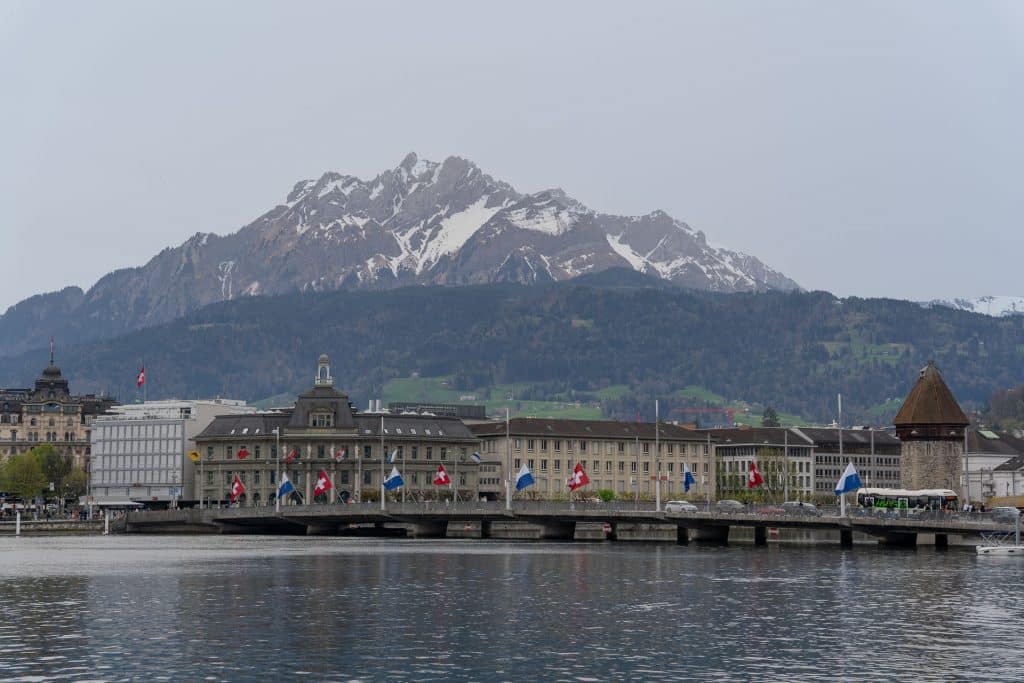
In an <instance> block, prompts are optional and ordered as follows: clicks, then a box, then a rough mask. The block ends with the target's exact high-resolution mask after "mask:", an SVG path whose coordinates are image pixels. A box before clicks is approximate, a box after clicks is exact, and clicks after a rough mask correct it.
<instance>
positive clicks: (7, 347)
mask: <svg viewBox="0 0 1024 683" xmlns="http://www.w3.org/2000/svg"><path fill="white" fill-rule="evenodd" d="M613 267H630V268H633V269H634V270H637V271H639V272H643V273H647V274H650V275H652V276H656V277H659V278H661V279H664V280H666V281H668V282H671V283H673V284H675V285H678V286H682V287H687V288H694V289H704V290H709V291H720V292H735V291H767V290H770V289H779V290H793V289H798V288H799V286H798V285H797V284H796V283H795V282H794V281H792V280H791V279H789V278H787V277H786V276H785V275H783V274H782V273H779V272H778V271H775V270H774V269H772V268H770V267H768V266H766V265H765V264H764V263H762V262H761V261H760V260H758V259H757V258H756V257H753V256H750V255H747V254H745V253H743V252H739V251H730V250H728V249H724V248H718V247H713V246H711V245H710V244H709V243H708V242H707V239H706V237H705V235H704V233H703V232H700V231H698V230H694V229H693V228H692V227H690V226H689V225H687V224H686V223H684V222H682V221H678V220H676V219H674V218H672V217H671V216H669V215H668V214H667V213H665V212H664V211H661V210H655V211H652V212H650V213H648V214H645V215H642V216H615V215H612V214H604V213H600V212H597V211H594V210H591V209H589V208H588V207H586V206H585V205H584V204H582V203H581V202H579V201H577V200H575V199H574V198H572V197H571V196H570V195H569V194H567V193H566V192H565V191H564V190H562V189H560V188H550V189H546V190H541V191H539V192H534V193H521V192H518V191H517V190H516V189H515V188H513V187H512V186H511V185H510V184H508V183H506V182H503V181H500V180H496V179H495V178H493V177H492V176H490V175H488V174H487V173H484V172H483V171H482V170H481V169H480V168H479V167H477V166H476V165H475V164H473V163H472V162H470V161H468V160H466V159H462V158H459V157H454V156H451V157H448V158H446V159H445V160H444V161H443V162H434V161H428V160H423V159H420V158H419V157H418V156H417V155H416V154H415V153H410V154H409V155H407V156H406V157H405V158H404V159H403V160H402V161H401V163H400V164H399V165H398V166H397V167H395V168H393V169H388V170H385V171H383V172H381V173H379V174H377V175H376V176H375V177H374V178H372V179H369V180H363V179H361V178H358V177H356V176H352V175H345V174H342V173H338V172H334V171H329V172H326V173H324V174H322V175H321V176H320V177H319V178H315V179H312V178H311V179H306V180H301V181H299V182H297V183H295V184H294V185H293V186H292V188H291V190H290V191H289V192H288V194H287V195H286V198H285V201H284V202H283V203H279V204H277V205H276V206H274V207H273V208H272V209H270V210H269V211H266V212H264V213H263V214H261V215H260V216H258V217H257V218H256V219H255V220H253V221H252V222H250V223H249V224H248V225H245V226H243V227H242V228H240V229H239V230H237V231H235V232H231V233H227V234H223V235H219V234H215V233H209V232H197V233H195V234H193V235H192V236H191V237H189V238H188V239H187V240H185V241H184V242H183V243H181V244H180V245H178V246H176V247H167V248H164V249H162V250H161V251H160V252H159V253H157V254H156V255H155V256H153V257H152V258H151V259H149V261H147V262H146V263H145V264H143V265H141V266H135V267H127V268H121V269H118V270H115V271H113V272H111V273H109V274H108V275H106V276H104V277H103V278H101V279H100V280H99V281H98V282H97V283H96V284H95V285H93V287H91V288H89V290H87V291H82V290H81V289H80V288H77V287H67V288H64V289H62V290H60V291H59V292H50V293H47V294H43V295H37V296H34V297H30V298H28V299H25V300H23V301H21V302H18V303H17V304H15V305H14V306H12V307H11V308H9V309H8V310H7V312H6V313H4V315H2V316H0V355H10V354H14V353H18V352H21V351H24V350H27V349H28V348H31V347H32V341H31V340H33V339H38V338H43V339H45V338H48V337H50V336H60V337H62V338H64V339H66V340H69V341H71V342H79V341H88V340H97V339H103V338H109V337H111V336H112V335H116V334H120V333H123V332H127V331H130V330H133V329H140V328H144V327H147V326H152V325H157V324H161V323H165V322H168V321H170V320H174V319H176V318H179V317H181V316H183V315H186V314H188V313H189V312H191V311H194V310H197V309H198V308H200V307H202V306H204V305H207V304H210V303H214V302H216V301H224V300H231V299H234V298H237V297H241V296H260V295H268V294H271V295H272V294H283V293H287V292H290V291H328V290H333V289H387V288H394V287H402V286H406V285H469V284H487V283H493V282H519V283H523V284H534V283H540V282H551V281H562V280H568V279H572V278H574V277H578V276H580V275H583V274H586V273H591V272H598V271H601V270H607V269H608V268H613Z"/></svg>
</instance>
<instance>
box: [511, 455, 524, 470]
mask: <svg viewBox="0 0 1024 683" xmlns="http://www.w3.org/2000/svg"><path fill="white" fill-rule="evenodd" d="M522 466H523V461H522V460H520V459H519V458H516V461H515V464H514V465H513V469H517V470H518V469H519V468H520V467H522Z"/></svg>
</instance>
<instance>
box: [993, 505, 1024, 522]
mask: <svg viewBox="0 0 1024 683" xmlns="http://www.w3.org/2000/svg"><path fill="white" fill-rule="evenodd" d="M1019 514H1020V510H1018V509H1017V508H1015V507H996V508H992V520H993V521H995V522H1009V523H1010V524H1013V523H1015V522H1016V521H1017V515H1019Z"/></svg>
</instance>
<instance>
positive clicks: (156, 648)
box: [0, 536, 1024, 681]
mask: <svg viewBox="0 0 1024 683" xmlns="http://www.w3.org/2000/svg"><path fill="white" fill-rule="evenodd" d="M1022 579H1024V562H1022V561H1021V560H1019V559H1017V558H978V557H976V556H975V555H974V554H973V553H968V552H961V551H949V552H936V551H934V550H932V549H931V548H927V549H926V548H921V549H919V550H917V551H879V550H874V549H871V548H866V547H858V548H856V549H853V550H840V549H838V548H820V547H819V548H808V547H792V546H781V547H780V546H771V547H769V548H754V547H750V546H733V547H729V548H714V547H711V548H709V547H699V546H690V547H679V546H675V545H670V544H662V545H646V544H644V545H640V544H636V545H633V544H601V543H595V544H570V543H563V544H541V543H501V542H480V541H443V542H438V541H407V540H399V541H396V540H387V541H384V540H368V539H337V538H333V539H325V538H308V539H306V538H302V539H283V538H263V537H233V538H216V537H171V538H162V537H134V536H133V537H106V538H56V539H55V538H21V539H13V538H5V539H0V614H2V615H3V618H2V620H0V679H3V680H26V681H27V680H33V681H34V680H69V681H73V680H117V679H141V678H146V679H155V680H174V681H179V680H198V679H201V678H202V679H207V680H246V679H255V678H259V677H266V676H268V675H270V674H275V675H284V676H289V677H294V676H299V675H306V676H307V677H309V678H310V679H311V680H351V679H363V680H370V679H382V678H394V679H409V678H415V679H418V680H430V679H450V678H463V679H476V680H478V679H483V678H487V679H491V680H524V679H536V678H544V679H559V680H608V679H615V678H627V677H631V678H634V679H656V680H683V679H688V680H736V679H752V678H753V679H763V680H765V679H774V680H778V679H789V680H810V679H826V678H827V679H829V680H835V679H837V678H838V679H844V680H866V679H877V680H884V679H896V678H901V679H907V678H908V676H909V677H910V678H913V679H916V680H950V679H956V678H973V679H978V680H997V679H1002V680H1014V679H1016V678H1019V672H1020V671H1021V670H1024V669H1022V666H1024V653H1022V651H1021V649H1020V648H1019V644H1020V638H1019V636H1018V635H1017V634H1018V633H1019V632H1020V631H1021V629H1022V627H1024V591H1022V590H1021V587H1022Z"/></svg>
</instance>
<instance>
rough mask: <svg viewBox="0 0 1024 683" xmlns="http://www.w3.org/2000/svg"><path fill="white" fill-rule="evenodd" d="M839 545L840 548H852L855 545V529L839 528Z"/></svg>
mask: <svg viewBox="0 0 1024 683" xmlns="http://www.w3.org/2000/svg"><path fill="white" fill-rule="evenodd" d="M839 547H840V548H852V547H853V529H840V530H839Z"/></svg>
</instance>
